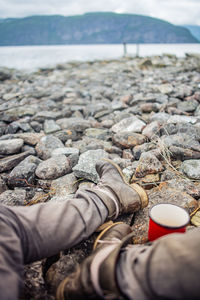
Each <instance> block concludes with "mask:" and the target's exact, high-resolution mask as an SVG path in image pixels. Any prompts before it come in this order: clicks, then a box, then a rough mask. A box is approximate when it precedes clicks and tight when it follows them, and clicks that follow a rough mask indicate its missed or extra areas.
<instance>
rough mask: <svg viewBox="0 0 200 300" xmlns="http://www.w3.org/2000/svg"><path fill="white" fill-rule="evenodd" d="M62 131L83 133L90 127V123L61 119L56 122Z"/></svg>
mask: <svg viewBox="0 0 200 300" xmlns="http://www.w3.org/2000/svg"><path fill="white" fill-rule="evenodd" d="M56 123H57V124H58V125H59V126H60V127H61V128H62V129H69V130H70V129H72V130H75V131H77V132H83V131H84V130H85V129H87V128H89V127H90V122H89V121H87V120H84V119H81V118H63V119H59V120H57V121H56Z"/></svg>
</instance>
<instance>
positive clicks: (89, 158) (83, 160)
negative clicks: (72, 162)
mask: <svg viewBox="0 0 200 300" xmlns="http://www.w3.org/2000/svg"><path fill="white" fill-rule="evenodd" d="M107 157H108V153H107V152H105V151H104V150H102V149H99V150H89V151H86V152H84V153H83V154H81V155H80V157H79V161H78V164H77V165H76V166H75V167H74V168H73V171H74V174H75V176H76V177H78V178H85V179H88V180H91V181H94V182H97V181H98V174H97V172H96V169H95V164H96V163H97V161H99V160H101V159H102V158H107Z"/></svg>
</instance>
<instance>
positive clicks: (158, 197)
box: [148, 183, 198, 213]
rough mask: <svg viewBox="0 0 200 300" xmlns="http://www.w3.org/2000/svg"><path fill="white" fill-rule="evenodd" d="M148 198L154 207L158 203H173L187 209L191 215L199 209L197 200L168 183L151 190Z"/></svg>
mask: <svg viewBox="0 0 200 300" xmlns="http://www.w3.org/2000/svg"><path fill="white" fill-rule="evenodd" d="M148 196H149V200H150V203H151V204H152V205H154V204H157V203H173V204H176V205H179V206H181V207H183V208H185V209H186V210H187V211H188V212H189V213H191V212H193V211H194V210H195V209H196V208H197V207H198V202H197V200H195V199H194V198H193V197H191V196H190V195H189V194H187V193H186V192H183V191H182V190H181V189H178V188H177V187H176V188H175V187H174V188H172V187H170V186H169V184H168V183H164V184H161V185H160V186H159V187H156V188H153V189H151V190H150V191H149V194H148Z"/></svg>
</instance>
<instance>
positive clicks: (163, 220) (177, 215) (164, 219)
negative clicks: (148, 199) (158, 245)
mask: <svg viewBox="0 0 200 300" xmlns="http://www.w3.org/2000/svg"><path fill="white" fill-rule="evenodd" d="M149 217H150V219H149V231H148V239H149V241H154V240H156V239H157V238H159V237H161V236H163V235H166V234H170V233H174V232H182V233H184V232H185V231H186V226H187V225H188V223H189V221H190V216H189V214H188V212H187V211H186V210H185V209H184V208H182V207H180V206H178V205H175V204H171V203H160V204H156V205H154V206H152V208H151V209H150V212H149Z"/></svg>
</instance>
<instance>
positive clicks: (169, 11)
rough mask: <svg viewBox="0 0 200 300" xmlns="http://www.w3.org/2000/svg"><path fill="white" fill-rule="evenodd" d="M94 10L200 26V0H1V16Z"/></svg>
mask: <svg viewBox="0 0 200 300" xmlns="http://www.w3.org/2000/svg"><path fill="white" fill-rule="evenodd" d="M94 11H112V12H117V13H133V14H142V15H147V16H151V17H155V18H160V19H164V20H166V21H168V22H171V23H174V24H194V25H200V0H0V18H8V17H26V16H31V15H53V14H59V15H64V16H69V15H76V14H83V13H86V12H94Z"/></svg>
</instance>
